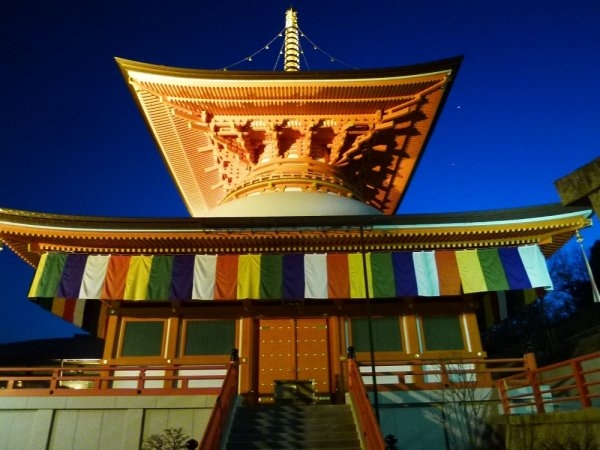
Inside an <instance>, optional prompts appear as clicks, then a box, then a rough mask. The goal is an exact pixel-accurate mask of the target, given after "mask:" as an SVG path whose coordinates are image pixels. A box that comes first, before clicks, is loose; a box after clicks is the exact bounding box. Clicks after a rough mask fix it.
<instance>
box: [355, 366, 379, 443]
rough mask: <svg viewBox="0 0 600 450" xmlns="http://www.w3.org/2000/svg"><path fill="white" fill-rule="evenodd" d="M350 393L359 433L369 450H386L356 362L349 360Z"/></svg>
mask: <svg viewBox="0 0 600 450" xmlns="http://www.w3.org/2000/svg"><path fill="white" fill-rule="evenodd" d="M348 393H349V394H350V399H351V401H352V404H353V407H354V411H355V414H356V416H357V420H358V426H359V431H360V433H361V438H362V440H363V443H364V445H365V447H366V448H367V449H368V450H384V449H385V443H384V441H383V437H382V435H381V429H380V428H379V424H378V423H377V419H376V417H375V413H374V412H373V407H372V406H371V402H370V401H369V396H368V395H367V389H366V388H365V385H364V383H363V380H362V376H361V374H360V371H359V369H358V364H357V363H356V361H355V360H353V359H351V358H349V359H348Z"/></svg>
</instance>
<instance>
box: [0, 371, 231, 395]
mask: <svg viewBox="0 0 600 450" xmlns="http://www.w3.org/2000/svg"><path fill="white" fill-rule="evenodd" d="M227 368H228V366H227V365H226V364H222V365H189V366H182V365H162V366H101V365H86V366H82V367H10V368H0V396H1V397H16V396H19V397H23V396H49V395H51V396H98V395H105V396H106V395H181V394H196V395H200V394H213V395H217V394H219V393H220V392H221V386H222V384H223V380H224V379H225V378H226V374H227Z"/></svg>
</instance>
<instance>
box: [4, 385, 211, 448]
mask: <svg viewBox="0 0 600 450" xmlns="http://www.w3.org/2000/svg"><path fill="white" fill-rule="evenodd" d="M215 401H216V396H215V395H196V396H143V397H142V396H139V397H134V396H123V397H117V396H112V397H104V396H103V397H4V398H0V450H15V449H28V450H29V449H33V450H37V449H39V450H45V449H49V450H71V449H72V450H88V449H89V450H105V449H106V450H120V449H128V450H129V449H132V450H134V449H139V448H140V447H141V444H142V442H143V440H144V439H146V438H147V437H149V436H150V435H152V434H160V433H162V432H163V431H164V430H165V429H166V428H183V431H184V433H185V434H186V435H189V436H190V437H193V438H194V439H196V440H198V441H200V439H201V438H202V435H203V433H204V430H205V428H206V424H207V423H208V419H209V417H210V414H211V411H212V407H213V405H214V403H215Z"/></svg>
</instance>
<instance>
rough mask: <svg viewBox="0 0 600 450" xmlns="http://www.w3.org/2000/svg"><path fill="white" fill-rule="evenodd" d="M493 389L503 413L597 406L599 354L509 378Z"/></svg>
mask: <svg viewBox="0 0 600 450" xmlns="http://www.w3.org/2000/svg"><path fill="white" fill-rule="evenodd" d="M496 386H497V388H498V392H499V394H500V400H501V402H502V408H503V410H504V413H505V414H527V413H530V414H531V413H544V412H552V411H556V410H557V409H559V408H560V409H562V410H567V409H581V408H589V407H591V406H599V405H600V400H597V401H596V402H594V400H595V399H600V352H595V353H591V354H589V355H586V356H582V357H579V358H574V359H570V360H568V361H563V362H560V363H556V364H552V365H549V366H545V367H542V368H539V369H533V370H528V371H527V372H525V373H522V374H516V375H513V376H509V377H506V378H503V379H501V380H498V381H497V382H496ZM593 403H595V404H593Z"/></svg>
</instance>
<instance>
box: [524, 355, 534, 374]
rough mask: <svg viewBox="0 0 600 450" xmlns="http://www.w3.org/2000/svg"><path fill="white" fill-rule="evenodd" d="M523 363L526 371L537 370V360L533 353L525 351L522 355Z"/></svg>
mask: <svg viewBox="0 0 600 450" xmlns="http://www.w3.org/2000/svg"><path fill="white" fill-rule="evenodd" d="M523 365H524V366H525V370H526V371H530V370H531V371H533V370H537V368H538V367H537V361H536V359H535V353H525V354H524V355H523Z"/></svg>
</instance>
